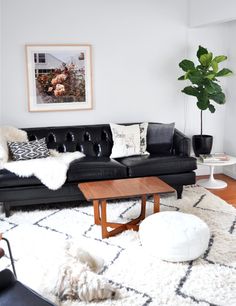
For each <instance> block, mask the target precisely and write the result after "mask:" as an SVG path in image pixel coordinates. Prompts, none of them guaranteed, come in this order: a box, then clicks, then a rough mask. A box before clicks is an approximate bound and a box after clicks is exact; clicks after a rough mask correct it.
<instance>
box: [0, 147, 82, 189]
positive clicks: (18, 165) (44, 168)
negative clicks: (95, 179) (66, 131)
mask: <svg viewBox="0 0 236 306" xmlns="http://www.w3.org/2000/svg"><path fill="white" fill-rule="evenodd" d="M84 156H85V155H84V154H83V153H81V152H72V153H70V152H67V153H58V156H50V157H47V158H40V159H29V160H21V161H11V162H8V163H5V164H3V167H4V169H7V170H9V171H10V172H12V173H14V174H16V175H17V176H20V177H30V176H33V175H34V176H36V177H37V178H38V179H39V180H40V181H41V182H42V183H43V184H44V185H45V186H47V187H48V188H49V189H51V190H56V189H59V188H60V187H61V186H62V185H63V184H64V183H65V181H66V174H67V170H68V168H69V165H70V163H71V162H72V161H73V160H75V159H78V158H81V157H84Z"/></svg>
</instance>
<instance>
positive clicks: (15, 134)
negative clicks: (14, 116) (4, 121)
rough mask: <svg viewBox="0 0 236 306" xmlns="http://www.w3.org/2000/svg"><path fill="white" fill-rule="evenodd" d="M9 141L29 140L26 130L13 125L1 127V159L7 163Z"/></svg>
mask: <svg viewBox="0 0 236 306" xmlns="http://www.w3.org/2000/svg"><path fill="white" fill-rule="evenodd" d="M8 141H19V142H21V141H25V142H26V141H28V136H27V133H26V132H25V131H22V130H19V129H17V128H15V127H12V126H2V127H0V161H1V162H3V163H6V162H7V161H8V159H9V157H8V154H9V150H8V145H7V142H8Z"/></svg>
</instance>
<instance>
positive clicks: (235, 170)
mask: <svg viewBox="0 0 236 306" xmlns="http://www.w3.org/2000/svg"><path fill="white" fill-rule="evenodd" d="M223 173H224V174H225V175H227V176H229V177H232V178H233V179H235V180H236V166H235V165H233V166H228V167H224V169H223Z"/></svg>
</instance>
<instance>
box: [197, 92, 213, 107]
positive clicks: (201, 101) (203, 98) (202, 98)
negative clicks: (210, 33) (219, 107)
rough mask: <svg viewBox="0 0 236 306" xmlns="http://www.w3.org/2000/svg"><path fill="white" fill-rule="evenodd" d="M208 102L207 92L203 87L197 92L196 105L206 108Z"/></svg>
mask: <svg viewBox="0 0 236 306" xmlns="http://www.w3.org/2000/svg"><path fill="white" fill-rule="evenodd" d="M209 104H210V101H209V99H208V93H207V91H206V89H205V88H203V89H202V90H201V91H200V93H199V96H198V102H197V106H198V108H200V109H201V110H206V109H207V108H208V106H209Z"/></svg>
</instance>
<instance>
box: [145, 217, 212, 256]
mask: <svg viewBox="0 0 236 306" xmlns="http://www.w3.org/2000/svg"><path fill="white" fill-rule="evenodd" d="M139 237H140V240H141V243H142V246H143V248H144V249H145V250H146V251H147V252H148V253H149V254H150V255H153V256H155V257H157V258H160V259H163V260H166V261H172V262H178V261H187V260H193V259H196V258H197V257H199V256H200V255H201V254H203V253H204V251H205V250H206V249H207V247H208V243H209V239H210V231H209V228H208V226H207V224H206V223H205V222H204V221H202V220H201V219H200V218H198V217H196V216H194V215H190V214H185V213H181V212H173V211H166V212H160V213H156V214H153V215H151V216H149V217H147V218H146V219H144V220H143V222H142V223H141V224H140V227H139Z"/></svg>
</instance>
